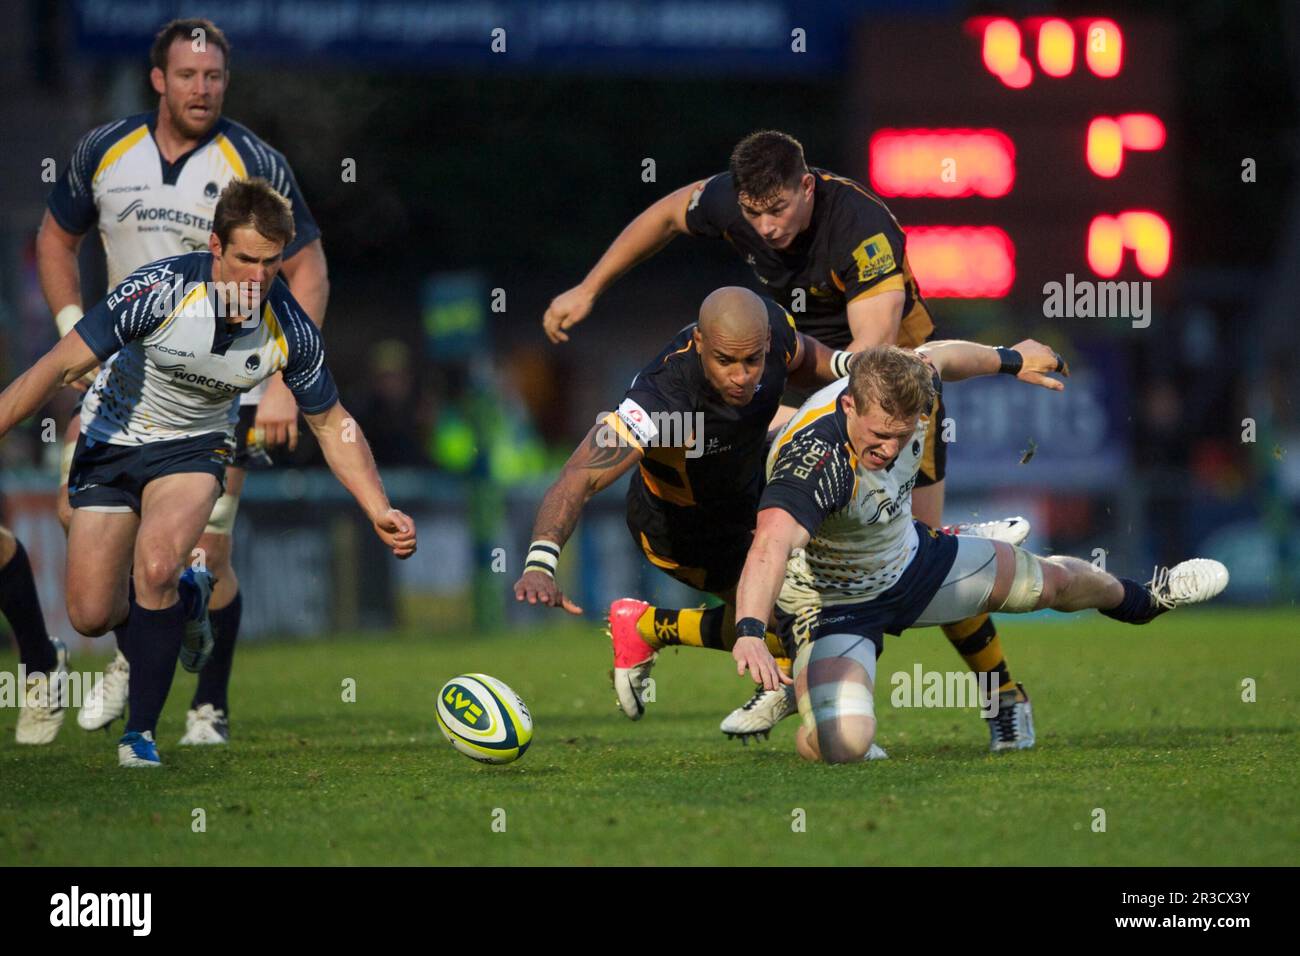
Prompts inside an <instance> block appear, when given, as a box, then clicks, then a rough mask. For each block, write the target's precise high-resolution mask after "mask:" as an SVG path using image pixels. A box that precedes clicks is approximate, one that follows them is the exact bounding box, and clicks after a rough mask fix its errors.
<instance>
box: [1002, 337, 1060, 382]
mask: <svg viewBox="0 0 1300 956" xmlns="http://www.w3.org/2000/svg"><path fill="white" fill-rule="evenodd" d="M1012 349H1014V350H1015V351H1017V352H1019V353H1020V355H1021V357H1022V358H1023V359H1024V365H1023V366H1021V368H1020V371H1019V372H1018V373H1017V374H1016V378H1018V379H1020V380H1021V381H1022V382H1028V383H1029V384H1031V385H1041V386H1042V387H1043V388H1050V389H1051V390H1052V391H1054V392H1063V391H1065V383H1064V382H1062V381H1058V380H1057V379H1054V378H1048V373H1049V372H1060V373H1061V374H1062V375H1064V376H1066V377H1067V378H1068V377H1069V375H1070V366H1069V365H1067V364H1066V362H1065V359H1063V358H1061V356H1059V355H1058V354H1056V352H1054V351H1052V349H1050V348H1048V347H1047V346H1046V345H1044V344H1043V343H1042V342H1035V341H1034V340H1033V339H1025V340H1024V341H1023V342H1018V343H1017V344H1015V345H1013V346H1012Z"/></svg>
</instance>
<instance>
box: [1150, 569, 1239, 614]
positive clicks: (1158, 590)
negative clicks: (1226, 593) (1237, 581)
mask: <svg viewBox="0 0 1300 956" xmlns="http://www.w3.org/2000/svg"><path fill="white" fill-rule="evenodd" d="M1227 586H1228V569H1227V568H1226V567H1224V565H1223V564H1222V563H1221V562H1219V561H1215V560H1213V559H1211V558H1192V559H1190V560H1188V561H1183V562H1181V563H1180V564H1175V565H1174V566H1173V567H1172V568H1160V567H1158V568H1156V569H1155V572H1154V573H1153V574H1152V575H1151V580H1150V581H1149V582H1147V590H1148V591H1150V592H1151V599H1152V600H1153V601H1155V603H1156V604H1158V605H1160V607H1161V608H1163V609H1164V610H1166V611H1172V610H1173V609H1174V608H1176V607H1186V606H1187V605H1188V604H1201V603H1203V602H1205V601H1208V600H1210V599H1211V598H1216V597H1218V596H1219V595H1220V594H1222V593H1223V589H1224V588H1226V587H1227Z"/></svg>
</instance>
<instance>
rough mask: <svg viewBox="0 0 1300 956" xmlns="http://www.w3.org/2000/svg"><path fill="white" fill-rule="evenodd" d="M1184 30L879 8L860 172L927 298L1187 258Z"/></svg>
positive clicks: (1160, 266) (1007, 291)
mask: <svg viewBox="0 0 1300 956" xmlns="http://www.w3.org/2000/svg"><path fill="white" fill-rule="evenodd" d="M1174 43H1175V35H1174V32H1173V29H1172V27H1171V26H1170V25H1168V24H1167V23H1164V22H1161V21H1157V20H1151V19H1144V18H1133V17H1125V16H1110V15H1098V16H1086V17H1073V16H1072V17H1069V18H1065V17H1016V16H981V17H973V18H969V19H966V20H953V19H928V18H916V17H884V18H870V19H868V20H867V21H866V22H865V23H863V24H862V26H861V28H860V32H859V35H858V37H857V42H856V43H855V46H854V51H855V52H854V60H853V65H852V68H851V70H852V72H851V77H850V82H851V83H852V84H853V93H854V95H853V108H852V110H851V122H852V123H853V129H852V131H851V135H850V142H851V144H852V147H853V149H854V155H855V156H856V157H858V159H857V164H858V165H857V168H856V169H855V170H854V171H853V175H855V176H856V177H857V178H859V179H860V180H861V181H863V182H865V183H869V184H870V185H871V187H872V188H873V189H874V190H875V191H876V192H877V193H879V194H880V195H881V196H882V197H883V198H884V200H885V201H886V202H887V203H888V204H889V207H890V208H891V209H892V210H893V212H894V214H895V215H896V216H897V217H898V219H899V222H900V223H902V225H903V228H904V230H905V232H906V233H907V237H908V239H907V249H908V258H909V261H910V262H911V264H912V269H913V271H914V272H915V273H916V276H917V281H918V282H919V283H920V286H921V290H922V292H924V293H925V294H926V295H928V296H933V297H953V298H993V299H1000V298H1012V299H1015V300H1021V301H1027V300H1030V299H1041V297H1042V295H1043V291H1042V290H1043V286H1044V285H1045V284H1046V283H1048V282H1062V283H1064V282H1065V277H1066V275H1067V274H1069V273H1072V274H1073V275H1074V277H1075V281H1076V282H1077V281H1079V280H1083V279H1091V280H1097V281H1101V280H1111V279H1113V280H1151V282H1152V289H1153V291H1154V292H1155V294H1156V296H1157V298H1160V297H1161V292H1162V289H1164V288H1167V287H1168V285H1169V283H1168V280H1169V279H1170V277H1171V274H1172V272H1173V270H1174V269H1175V268H1176V265H1177V258H1178V247H1177V229H1176V225H1177V221H1178V215H1177V192H1176V188H1175V176H1176V173H1177V165H1176V162H1175V156H1176V152H1175V148H1176V143H1177V139H1176V136H1175V131H1174V130H1173V129H1171V128H1170V119H1171V115H1172V112H1173V109H1174V107H1175V105H1176V102H1175V87H1174V82H1175V78H1174V68H1175V57H1174V52H1175V51H1174Z"/></svg>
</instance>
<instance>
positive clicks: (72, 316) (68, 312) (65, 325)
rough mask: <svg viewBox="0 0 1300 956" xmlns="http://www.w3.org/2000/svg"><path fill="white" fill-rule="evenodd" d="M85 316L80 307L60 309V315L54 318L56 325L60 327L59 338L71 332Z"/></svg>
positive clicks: (66, 306)
mask: <svg viewBox="0 0 1300 956" xmlns="http://www.w3.org/2000/svg"><path fill="white" fill-rule="evenodd" d="M85 314H86V313H84V312H83V311H81V306H79V305H65V306H64V307H63V308H61V309H59V314H58V315H56V316H55V317H54V324H55V325H57V326H58V327H59V338H63V337H64V336H65V335H67V334H68V333H69V332H71V331H72V327H73V326H74V325H76V324H77V323H78V322H80V321H81V317H82V316H83V315H85Z"/></svg>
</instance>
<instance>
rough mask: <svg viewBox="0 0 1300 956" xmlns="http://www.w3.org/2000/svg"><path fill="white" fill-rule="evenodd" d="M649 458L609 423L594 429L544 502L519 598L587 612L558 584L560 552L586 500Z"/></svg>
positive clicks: (518, 584)
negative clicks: (557, 569) (643, 459)
mask: <svg viewBox="0 0 1300 956" xmlns="http://www.w3.org/2000/svg"><path fill="white" fill-rule="evenodd" d="M644 454H645V453H644V452H643V451H642V450H641V449H640V448H638V447H637V446H636V445H634V444H632V443H631V442H629V441H627V440H626V439H625V438H623V437H622V436H621V435H619V433H618V432H617V431H615V430H614V429H613V428H612V427H610V426H609V425H608V424H607V423H606V421H604V420H602V421H599V422H597V423H596V424H595V425H593V426H592V428H591V431H589V432H587V437H586V438H584V439H583V440H582V443H581V444H579V445H578V447H577V448H576V449H574V451H573V454H572V455H570V456H569V460H568V461H566V462H565V463H564V470H563V471H562V472H560V477H559V478H557V479H556V480H555V484H553V485H551V487H550V488H548V489H547V491H546V495H545V497H543V498H542V506H541V507H540V508H539V509H538V511H537V520H536V521H535V522H534V523H533V542H532V545H531V546H530V547H529V549H528V557H527V559H526V560H525V562H524V573H523V576H522V577H520V579H519V580H518V581H516V582H515V599H516V600H518V601H527V602H528V603H529V604H544V605H546V606H547V607H562V608H564V610H566V611H568V612H569V613H570V614H581V613H582V608H580V607H578V606H577V605H576V604H574V603H573V602H572V601H570V600H569V599H568V598H567V597H565V596H564V595H563V593H561V591H560V588H559V585H558V584H557V583H556V580H555V566H556V564H557V563H558V562H559V558H560V551H561V549H562V548H563V547H564V544H565V542H567V541H568V540H569V537H570V535H572V534H573V529H574V528H575V527H577V525H578V518H579V517H580V516H581V515H582V509H583V507H585V506H586V504H587V502H588V501H590V500H591V499H592V497H593V496H594V495H596V494H598V493H599V492H601V491H603V490H604V489H606V488H608V487H609V486H610V485H611V484H613V483H614V482H615V481H617V480H618V479H619V478H620V477H622V476H623V475H624V474H626V473H627V472H628V471H629V470H630V469H631V468H632V466H633V465H635V464H636V463H637V462H639V461H640V460H641V458H642V456H643V455H644Z"/></svg>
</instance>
